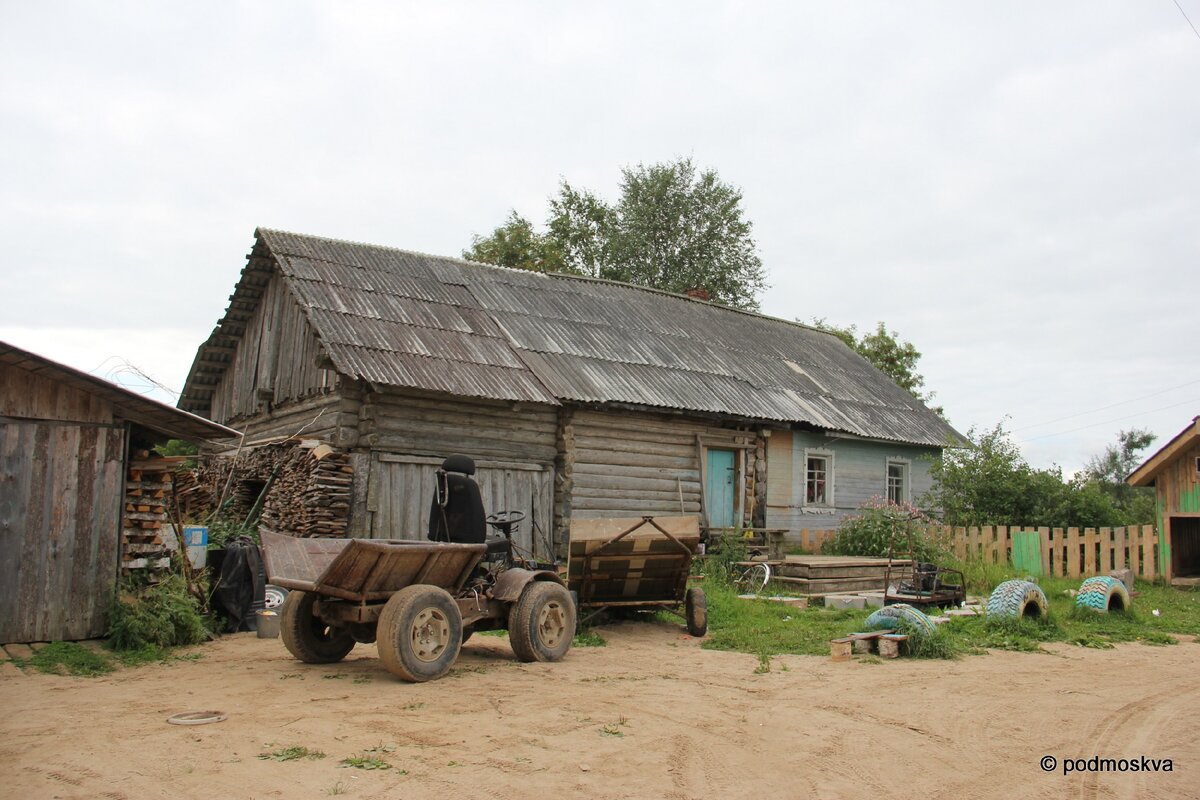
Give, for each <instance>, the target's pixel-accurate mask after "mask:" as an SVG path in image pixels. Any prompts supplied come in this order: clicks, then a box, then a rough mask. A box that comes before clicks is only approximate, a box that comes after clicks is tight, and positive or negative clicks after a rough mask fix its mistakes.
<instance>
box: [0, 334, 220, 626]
mask: <svg viewBox="0 0 1200 800" xmlns="http://www.w3.org/2000/svg"><path fill="white" fill-rule="evenodd" d="M237 435H238V434H237V432H236V431H233V430H230V429H229V428H226V427H224V426H222V425H218V424H216V423H213V422H210V421H209V420H206V419H202V418H200V417H197V416H195V415H193V414H189V413H187V412H186V411H181V410H179V409H177V408H172V407H171V406H168V405H164V404H162V403H159V402H156V401H154V400H151V399H149V398H146V397H143V396H142V395H139V394H137V393H135V392H131V391H128V390H126V389H123V388H121V387H119V386H115V385H113V384H111V383H109V382H108V381H105V380H101V379H100V378H96V377H93V376H91V375H88V374H87V373H84V372H80V371H79V370H76V369H72V368H71V367H68V366H64V365H63V364H59V363H56V362H54V361H51V360H49V359H47V358H43V357H41V356H38V355H34V354H33V353H30V352H27V351H25V350H21V349H19V348H17V347H13V346H12V345H9V344H6V343H4V342H0V553H3V554H4V557H3V559H0V642H3V643H9V642H39V641H51V640H60V639H66V640H70V639H86V638H90V637H94V636H98V635H100V634H101V633H103V631H104V624H105V621H104V611H105V607H106V604H107V602H108V599H109V597H110V595H111V592H112V590H113V587H114V586H115V583H116V580H117V576H118V571H119V569H120V561H121V558H122V555H123V552H122V550H123V548H125V547H126V546H127V545H126V543H124V542H123V541H122V537H123V533H122V532H123V528H124V522H125V520H124V519H123V515H124V514H125V513H126V512H125V510H124V508H125V502H124V501H125V496H126V491H127V489H129V488H130V487H129V486H128V485H127V483H128V482H127V475H128V474H129V467H130V453H131V452H134V451H136V450H138V449H141V448H149V447H151V446H153V445H154V444H157V443H161V442H165V441H166V440H168V439H183V440H186V441H192V442H199V441H209V440H218V439H226V438H229V437H235V436H237ZM135 474H136V473H135ZM133 513H135V514H136V513H137V512H133ZM139 530H140V528H139ZM127 563H128V562H127Z"/></svg>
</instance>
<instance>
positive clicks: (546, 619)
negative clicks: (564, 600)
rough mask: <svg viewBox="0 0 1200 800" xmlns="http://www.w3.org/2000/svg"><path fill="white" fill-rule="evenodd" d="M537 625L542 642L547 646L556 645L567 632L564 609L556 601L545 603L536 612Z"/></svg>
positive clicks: (552, 646)
mask: <svg viewBox="0 0 1200 800" xmlns="http://www.w3.org/2000/svg"><path fill="white" fill-rule="evenodd" d="M537 626H538V632H539V633H540V634H541V637H540V638H541V640H542V643H543V644H545V645H546V647H549V648H554V647H557V646H558V643H559V642H561V641H562V638H563V636H564V635H565V634H566V632H567V612H566V609H564V608H563V606H562V604H561V603H559V602H557V601H551V602H549V603H546V605H545V606H543V607H542V610H541V611H540V612H538V618H537Z"/></svg>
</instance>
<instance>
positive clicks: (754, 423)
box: [180, 229, 961, 555]
mask: <svg viewBox="0 0 1200 800" xmlns="http://www.w3.org/2000/svg"><path fill="white" fill-rule="evenodd" d="M180 407H181V408H184V409H186V410H188V411H191V412H194V413H196V414H199V415H202V416H205V417H209V418H210V419H213V420H217V421H219V422H222V423H224V424H229V425H233V426H236V427H238V428H239V429H241V430H244V431H246V433H247V443H248V444H250V445H253V443H255V442H259V441H268V440H273V439H279V438H288V437H294V436H303V437H310V438H318V439H320V440H321V441H323V442H327V443H328V444H329V445H331V446H333V447H335V448H338V449H340V450H342V451H345V452H348V453H349V456H350V462H351V464H352V465H353V488H352V498H353V499H352V502H351V505H350V509H349V513H348V517H349V519H348V530H349V533H350V535H352V536H363V537H375V538H389V537H400V538H420V537H421V536H423V535H424V531H425V527H426V519H427V515H428V509H429V502H430V497H431V493H432V485H433V484H432V471H433V469H434V468H435V466H436V465H437V464H439V463H440V461H441V459H442V458H443V457H445V456H446V455H449V454H451V453H463V454H465V455H468V456H470V457H472V458H474V459H475V460H476V461H477V463H478V465H479V473H478V476H477V478H478V480H479V482H480V485H481V488H482V490H483V496H484V504H485V507H486V508H487V509H488V510H489V511H493V510H500V509H513V510H521V511H524V512H525V513H526V514H527V515H528V517H529V521H528V522H527V523H526V525H525V526H524V528H523V533H522V536H523V541H522V542H521V543H522V544H523V545H524V546H525V547H527V548H529V549H532V550H534V551H535V552H537V553H539V554H546V555H549V554H550V553H551V552H559V553H561V552H562V545H563V543H564V542H565V536H566V532H567V528H568V525H569V523H570V520H571V519H572V518H573V517H618V516H621V517H628V516H631V515H638V514H679V513H685V514H696V513H700V514H702V515H703V517H704V519H705V522H706V524H707V525H708V526H710V527H738V526H756V527H763V526H775V527H780V526H782V527H805V528H819V527H831V526H835V525H836V524H837V521H838V520H839V519H840V518H841V516H842V515H843V514H845V513H846V512H847V511H848V510H851V509H853V508H855V507H856V506H857V505H858V503H859V502H861V501H863V500H866V499H867V498H868V497H870V496H872V495H881V496H887V495H888V494H889V491H890V492H891V493H892V494H894V496H896V497H897V498H899V499H908V498H915V497H916V496H917V495H918V494H919V493H920V492H921V491H923V488H924V486H923V485H922V481H923V480H924V481H926V483H927V470H925V469H923V468H922V467H921V466H920V465H921V464H923V463H924V462H923V461H922V460H921V457H922V456H930V457H936V456H938V455H939V454H940V452H941V449H942V447H943V445H944V444H945V443H947V442H950V441H955V440H960V439H961V437H959V436H958V434H956V433H955V432H954V431H953V429H951V428H950V427H949V426H948V425H947V424H946V423H945V422H944V421H943V420H942V419H941V418H940V417H938V416H937V415H936V414H934V413H933V412H932V411H930V410H929V409H928V408H926V407H925V406H924V405H922V404H921V402H920V401H919V400H917V399H916V398H914V397H913V396H912V395H911V394H909V393H908V392H906V391H904V390H903V389H901V388H900V387H898V386H896V385H895V383H893V382H892V381H891V380H890V379H888V378H887V377H886V376H884V375H883V374H882V373H880V372H879V371H878V370H876V369H875V368H874V367H873V366H872V365H871V364H870V363H869V362H867V361H866V360H865V359H863V358H861V357H860V356H858V355H857V354H856V353H854V352H853V350H851V349H850V348H849V347H847V346H846V345H845V344H844V343H843V342H842V341H841V340H839V339H838V338H837V337H835V336H832V335H830V334H828V333H825V332H823V331H820V330H817V329H814V328H812V327H808V326H805V325H800V324H796V323H793V322H788V321H784V320H779V319H773V318H770V317H766V316H762V315H759V314H754V313H748V312H743V311H738V310H734V309H730V308H726V307H723V306H719V305H715V304H712V303H709V302H706V301H703V300H700V299H697V298H694V297H687V296H682V295H675V294H670V293H666V292H660V291H656V290H651V289H645V288H640V287H634V286H630V285H626V284H619V283H614V282H611V281H604V280H596V279H589V278H583V277H579V276H570V275H558V274H542V273H533V272H527V271H522V270H513V269H506V268H502V267H494V266H487V265H481V264H475V263H471V262H467V261H462V260H459V259H454V258H442V257H436V256H429V255H423V254H419V253H413V252H408V251H404V250H397V249H392V248H387V247H378V246H371V245H364V244H356V243H351V242H342V241H334V240H330V239H323V238H317V237H312V236H301V235H296V234H290V233H283V232H280V231H273V230H265V229H264V230H259V231H257V232H256V241H255V244H254V247H253V250H252V251H251V253H250V254H249V256H248V259H247V263H246V266H245V268H244V269H243V271H242V274H241V278H240V279H239V281H238V283H237V285H236V288H235V290H234V293H233V295H232V296H231V298H230V304H229V307H228V309H227V310H226V312H225V314H224V316H223V317H222V318H221V319H220V321H219V322H218V324H217V326H216V329H215V330H214V331H213V333H212V335H211V336H210V337H209V339H208V340H207V341H206V342H205V343H204V344H203V345H201V346H200V348H199V351H198V353H197V355H196V359H195V362H194V364H193V366H192V369H191V372H190V375H189V377H188V380H187V384H186V386H185V388H184V391H183V395H182V397H181V399H180ZM889 470H891V473H890V477H889ZM797 523H799V524H797Z"/></svg>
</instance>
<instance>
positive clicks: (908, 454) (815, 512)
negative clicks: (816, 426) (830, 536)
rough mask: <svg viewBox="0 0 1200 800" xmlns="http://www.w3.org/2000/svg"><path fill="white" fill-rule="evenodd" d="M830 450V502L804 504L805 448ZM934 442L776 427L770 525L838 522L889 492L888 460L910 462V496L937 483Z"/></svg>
mask: <svg viewBox="0 0 1200 800" xmlns="http://www.w3.org/2000/svg"><path fill="white" fill-rule="evenodd" d="M807 452H814V453H826V454H831V455H832V459H833V465H832V469H831V471H830V478H829V480H830V484H831V486H832V492H833V497H832V501H833V502H832V505H830V506H812V505H808V504H806V503H805V502H804V501H805V496H804V488H805V487H804V482H805V474H806V464H807V462H806V457H807V456H806V453H807ZM938 455H939V452H938V450H937V449H936V448H930V447H918V446H913V445H903V444H892V443H886V442H871V441H863V440H859V439H845V438H839V437H837V436H826V435H824V434H818V433H808V432H805V431H772V432H771V437H770V439H768V440H767V518H766V524H767V527H768V528H787V529H788V530H791V531H798V530H802V529H816V530H820V529H828V528H836V527H837V526H838V524H839V523H840V522H841V520H842V518H843V517H844V516H846V515H847V514H849V513H851V512H853V511H854V510H855V509H857V508H858V507H859V506H860V505H861V504H862V503H864V502H866V501H867V500H870V499H871V498H872V497H887V463H888V461H889V460H895V461H903V462H904V463H906V464H907V465H908V480H909V500H911V501H914V502H915V501H917V500H919V499H920V497H921V495H923V494H924V493H925V492H927V491H929V489H930V488H931V487H932V485H933V481H932V478H931V477H930V472H929V468H930V466H931V465H932V459H933V458H934V457H937V456H938Z"/></svg>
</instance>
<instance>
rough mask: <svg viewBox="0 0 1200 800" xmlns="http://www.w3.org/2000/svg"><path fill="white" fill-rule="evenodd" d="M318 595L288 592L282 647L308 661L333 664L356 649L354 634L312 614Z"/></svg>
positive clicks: (281, 623)
mask: <svg viewBox="0 0 1200 800" xmlns="http://www.w3.org/2000/svg"><path fill="white" fill-rule="evenodd" d="M316 601H317V595H315V594H313V593H311V592H289V593H288V596H287V598H286V599H285V600H284V601H283V613H282V614H281V618H280V621H279V622H280V625H279V635H280V637H281V638H282V639H283V646H284V647H286V648H287V649H288V652H289V653H291V654H292V655H293V656H295V657H296V658H298V659H300V660H301V661H303V662H304V663H306V664H332V663H333V662H335V661H341V660H342V659H343V658H345V657H346V654H347V653H349V652H350V651H351V650H353V649H354V637H353V636H351V635H350V631H348V630H346V629H345V628H342V627H335V626H332V625H329V624H327V623H326V622H325V621H324V620H322V619H320V618H319V617H317V616H314V615H313V603H315V602H316Z"/></svg>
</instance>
